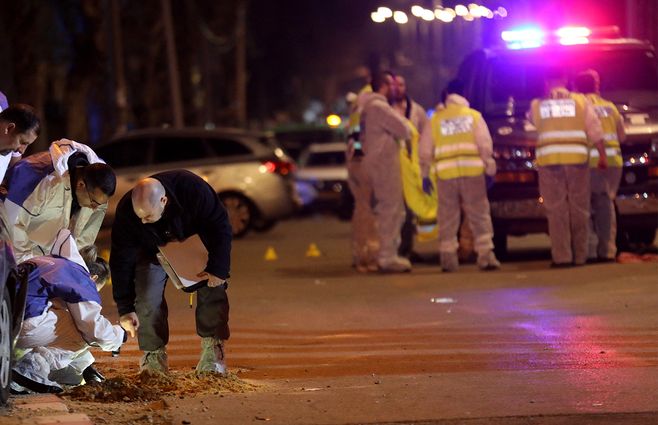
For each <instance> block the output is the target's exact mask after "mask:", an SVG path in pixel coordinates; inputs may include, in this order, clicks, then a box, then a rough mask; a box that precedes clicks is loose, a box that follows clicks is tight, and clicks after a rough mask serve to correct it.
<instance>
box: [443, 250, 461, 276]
mask: <svg viewBox="0 0 658 425" xmlns="http://www.w3.org/2000/svg"><path fill="white" fill-rule="evenodd" d="M439 255H440V257H441V270H443V271H444V272H456V271H457V269H458V268H459V257H458V256H457V253H456V252H441V253H440V254H439Z"/></svg>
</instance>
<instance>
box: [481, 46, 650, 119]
mask: <svg viewBox="0 0 658 425" xmlns="http://www.w3.org/2000/svg"><path fill="white" fill-rule="evenodd" d="M549 53H550V54H549ZM557 66H561V67H564V68H565V70H566V72H567V74H568V76H569V78H570V80H573V77H574V76H575V75H576V74H577V73H579V72H581V71H584V70H586V69H594V70H596V71H598V73H599V75H600V77H601V92H602V95H603V97H606V98H608V99H611V100H613V101H616V102H618V103H624V102H628V101H629V98H630V97H638V96H639V97H641V98H643V99H645V100H644V102H645V103H646V102H649V103H650V104H649V105H645V106H656V104H658V99H656V98H657V97H658V96H656V92H658V68H657V66H656V58H655V56H654V53H653V52H652V51H650V50H641V49H634V50H618V49H612V50H607V51H598V52H592V51H587V52H585V51H583V50H574V51H569V52H564V51H562V52H546V51H529V52H528V54H527V55H520V54H518V53H517V54H514V55H509V56H504V57H499V58H496V59H493V60H492V61H491V63H490V66H489V69H488V73H487V88H488V89H487V93H486V99H485V101H486V106H485V111H486V113H487V114H488V115H510V114H511V113H512V111H513V113H514V114H515V115H522V114H524V113H525V111H526V110H527V109H528V107H529V105H530V101H531V100H532V99H533V98H535V97H539V96H541V95H542V94H543V91H544V83H543V75H544V73H545V72H546V70H547V69H548V68H549V67H551V68H552V67H557ZM629 93H631V94H629ZM643 95H644V96H643Z"/></svg>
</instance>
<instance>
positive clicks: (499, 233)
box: [493, 228, 507, 260]
mask: <svg viewBox="0 0 658 425" xmlns="http://www.w3.org/2000/svg"><path fill="white" fill-rule="evenodd" d="M493 244H494V253H495V254H496V257H497V258H498V259H499V260H504V259H506V258H507V232H505V231H504V230H503V229H501V228H494V235H493Z"/></svg>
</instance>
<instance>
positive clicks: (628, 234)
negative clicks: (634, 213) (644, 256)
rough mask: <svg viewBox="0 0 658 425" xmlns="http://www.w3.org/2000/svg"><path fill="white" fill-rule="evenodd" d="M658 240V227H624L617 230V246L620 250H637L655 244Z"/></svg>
mask: <svg viewBox="0 0 658 425" xmlns="http://www.w3.org/2000/svg"><path fill="white" fill-rule="evenodd" d="M654 240H656V228H655V227H652V228H644V229H636V228H632V229H624V228H621V229H619V230H618V231H617V248H618V250H619V251H637V250H641V249H646V248H647V247H650V246H651V245H653V241H654Z"/></svg>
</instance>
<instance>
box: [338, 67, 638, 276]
mask: <svg viewBox="0 0 658 425" xmlns="http://www.w3.org/2000/svg"><path fill="white" fill-rule="evenodd" d="M544 82H545V93H544V96H542V97H540V98H537V99H534V100H533V101H532V104H531V106H530V110H529V111H528V113H527V120H528V123H529V125H531V126H534V128H535V129H536V132H537V145H536V149H535V156H536V167H537V172H538V179H539V192H540V196H541V198H542V199H543V201H542V202H543V206H544V208H545V211H546V217H547V219H548V232H549V236H550V240H551V256H552V263H551V266H552V267H572V266H580V265H583V264H585V263H586V262H587V261H592V262H607V261H614V259H615V255H616V251H617V248H616V245H615V237H616V222H615V210H614V199H615V196H616V193H617V190H618V188H619V183H620V179H621V169H622V168H621V167H622V165H623V161H622V157H621V148H620V143H621V142H623V140H624V139H625V133H624V126H623V122H622V120H621V116H620V114H619V112H618V111H617V109H616V107H615V106H614V104H613V103H611V102H609V101H606V100H605V99H603V98H602V97H601V96H600V91H599V87H600V84H599V75H598V73H597V72H596V71H593V70H585V71H583V72H581V73H579V74H578V75H577V76H576V78H575V79H574V81H572V85H573V87H574V88H575V90H574V91H569V90H568V89H567V86H568V83H569V81H568V78H567V76H566V74H565V72H564V71H563V70H561V69H549V70H547V72H546V73H545V75H544ZM464 92H465V90H464V85H463V83H462V82H461V81H459V80H458V79H455V80H453V81H451V82H450V83H449V84H448V85H447V87H446V88H445V90H444V91H443V92H442V94H441V103H439V104H438V105H437V106H436V108H435V112H434V113H433V115H432V116H431V118H428V117H427V115H426V113H425V110H424V109H423V108H422V107H421V106H420V105H418V104H417V103H416V102H414V101H413V100H411V98H410V97H409V95H408V94H407V91H406V82H405V80H404V78H403V77H401V76H399V75H395V74H393V73H392V72H389V71H386V72H382V73H377V74H374V75H373V76H372V78H371V81H370V84H369V85H367V86H366V87H364V88H363V89H362V90H361V92H360V93H359V94H358V95H352V96H351V97H350V98H349V99H348V100H349V101H350V102H351V105H352V111H351V116H350V120H349V123H348V147H347V169H348V184H349V187H350V190H351V191H352V194H353V195H354V198H355V209H354V216H353V219H352V228H353V232H352V234H353V237H352V253H353V255H352V257H353V265H354V267H355V268H356V269H357V270H358V271H359V272H374V271H379V272H384V273H388V272H390V273H399V272H409V271H411V268H412V264H411V261H410V260H412V259H413V258H414V257H413V256H414V252H413V235H414V229H415V227H416V226H415V223H417V220H416V219H415V217H414V212H413V210H414V208H413V205H411V204H412V203H413V202H414V201H413V200H411V201H410V200H409V199H410V198H409V197H408V196H407V193H406V191H405V189H408V188H404V189H403V182H402V180H403V179H402V178H401V164H400V155H401V152H402V153H404V152H405V151H411V149H412V147H415V148H417V151H418V158H417V162H418V163H417V164H416V166H417V167H418V168H419V169H420V172H419V177H418V178H417V179H416V180H417V182H415V184H416V187H417V190H418V191H420V190H422V191H423V192H425V193H426V195H427V196H430V197H432V198H435V199H436V205H437V208H436V224H437V227H438V239H439V241H438V245H439V249H438V251H439V258H440V265H441V269H442V270H443V271H445V272H454V271H456V270H458V267H459V261H460V256H459V248H460V242H461V240H460V239H459V234H460V233H468V239H469V240H471V244H472V247H473V250H474V251H475V254H476V263H477V265H478V267H479V268H480V269H481V270H496V269H499V268H500V262H499V261H498V259H497V258H496V255H495V254H494V244H493V232H494V230H493V225H492V219H491V213H490V207H489V201H488V197H487V189H488V186H489V185H490V184H492V183H493V182H494V181H495V175H496V161H495V160H494V158H493V142H492V138H491V134H490V132H489V129H488V127H487V124H486V122H485V121H484V119H483V118H482V114H481V113H480V112H478V111H476V110H474V109H472V108H471V107H470V105H469V102H468V99H466V98H465V97H464ZM406 166H408V165H404V167H406ZM403 171H404V170H403ZM410 203H411V204H410Z"/></svg>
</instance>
